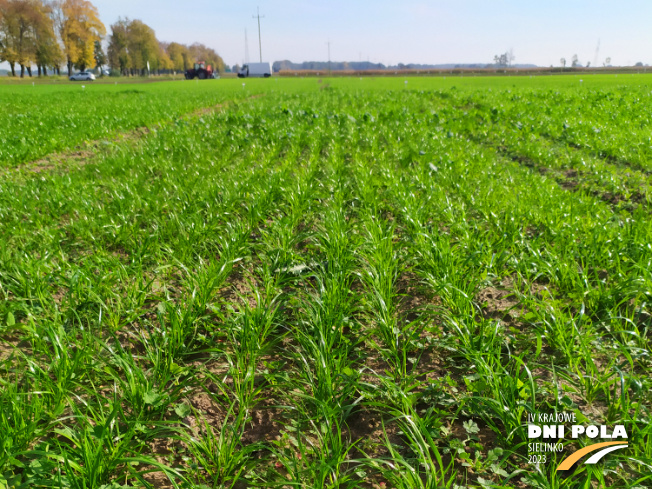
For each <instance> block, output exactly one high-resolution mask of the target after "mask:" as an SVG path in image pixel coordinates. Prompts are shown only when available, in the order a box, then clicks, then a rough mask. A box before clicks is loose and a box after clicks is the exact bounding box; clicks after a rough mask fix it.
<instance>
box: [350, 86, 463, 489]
mask: <svg viewBox="0 0 652 489" xmlns="http://www.w3.org/2000/svg"><path fill="white" fill-rule="evenodd" d="M402 97H403V98H409V100H402V101H401V102H402V105H403V106H409V105H410V104H411V103H418V98H415V96H414V95H412V94H410V96H409V97H408V96H405V95H403V96H402ZM401 117H402V118H403V119H409V118H411V117H412V116H411V115H410V113H409V112H403V113H402V114H401ZM379 119H381V120H383V121H385V124H383V131H382V134H383V136H384V137H385V139H386V140H388V141H390V142H391V141H392V140H393V141H394V143H393V144H391V146H392V149H391V152H390V154H389V156H385V157H384V158H381V159H380V161H377V162H376V166H375V168H377V169H376V171H375V172H373V171H372V172H370V171H369V169H368V168H364V169H361V171H360V172H359V173H358V180H357V183H358V187H359V188H360V194H361V201H362V212H361V223H362V224H361V225H362V227H363V229H364V234H363V235H364V236H365V238H366V241H367V243H366V246H364V247H363V248H362V249H361V250H360V252H359V256H360V268H361V271H360V278H361V281H362V283H363V284H364V287H365V298H366V299H367V300H368V311H369V321H370V322H371V323H372V324H373V325H374V328H373V333H372V334H373V336H375V337H376V341H375V348H376V349H377V350H378V351H379V353H380V355H381V356H382V357H383V360H384V361H386V362H387V364H388V365H389V369H388V372H387V373H388V374H389V375H388V376H387V377H383V376H380V375H379V376H378V382H379V383H380V385H381V388H382V390H383V395H382V396H375V400H373V401H372V402H371V404H372V405H373V406H374V408H375V409H377V410H379V411H381V412H382V413H383V418H384V419H385V421H384V423H383V431H384V435H383V439H382V440H381V443H382V445H383V446H384V452H385V455H384V456H377V457H373V458H369V459H368V460H367V463H368V464H369V465H370V466H371V467H373V469H374V470H375V471H377V472H379V476H380V477H381V478H382V479H383V480H385V481H386V482H387V485H388V487H400V488H408V487H422V488H425V487H448V486H450V485H451V484H453V483H454V482H455V481H456V480H457V474H456V472H457V470H456V469H455V468H454V466H453V459H452V458H448V459H445V457H443V456H442V452H441V448H440V447H439V446H438V445H439V437H440V433H439V428H440V427H441V425H442V420H441V416H440V413H439V412H438V411H437V410H425V411H424V410H422V409H420V408H419V407H418V398H419V396H418V394H417V390H418V389H417V388H418V387H420V384H421V383H420V381H419V380H418V379H417V376H418V373H417V369H416V368H415V367H416V366H417V365H418V364H419V361H420V357H421V355H422V353H423V352H424V345H423V341H422V330H423V328H424V327H425V326H427V315H426V314H424V312H423V311H400V305H401V294H400V293H399V289H398V283H397V282H398V280H399V278H400V277H405V279H406V280H411V277H412V274H411V273H407V272H408V270H409V269H408V267H409V265H411V264H412V262H416V261H417V260H416V259H414V257H412V256H410V255H411V252H412V249H409V247H408V246H407V245H406V242H405V238H406V237H405V235H404V233H403V230H402V229H400V227H397V226H400V225H401V224H400V223H399V221H398V216H399V213H397V212H396V209H395V208H393V206H392V205H391V204H392V203H391V202H390V203H389V207H388V205H387V203H385V202H384V200H385V199H387V197H388V196H389V200H390V201H391V190H392V189H393V188H394V187H397V188H400V187H401V186H402V185H403V184H405V183H406V182H405V179H403V175H404V174H410V173H411V172H412V171H413V164H414V163H413V159H414V158H415V157H418V155H419V151H418V150H415V149H413V148H410V147H409V146H408V145H409V144H410V143H405V144H403V143H400V141H402V140H403V141H412V140H411V138H410V137H411V136H414V133H415V125H416V124H418V122H417V121H416V120H411V121H408V123H407V124H403V125H401V126H398V127H394V126H395V125H394V123H393V121H392V120H391V118H385V117H383V116H382V115H379ZM397 136H398V137H397ZM393 158H396V161H397V162H398V163H397V164H394V163H393V162H392V161H393V160H392V159H393ZM374 173H375V175H374ZM381 188H389V189H390V190H389V191H388V193H386V194H381V195H379V191H380V189H381ZM383 195H385V196H383ZM395 218H396V219H397V220H395ZM412 285H416V284H412ZM411 313H414V314H415V315H416V316H417V319H416V320H415V319H411ZM385 423H388V424H385ZM390 423H391V424H392V425H394V426H395V428H396V429H397V430H398V433H397V434H399V435H400V437H401V441H402V444H403V446H402V447H401V446H397V445H396V444H395V443H396V441H395V439H393V437H392V436H390V434H389V432H388V431H385V429H386V428H389V424H390Z"/></svg>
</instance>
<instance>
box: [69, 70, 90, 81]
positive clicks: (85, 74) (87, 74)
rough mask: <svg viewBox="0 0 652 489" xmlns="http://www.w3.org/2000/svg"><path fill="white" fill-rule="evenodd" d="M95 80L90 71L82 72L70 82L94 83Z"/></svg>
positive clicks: (76, 74)
mask: <svg viewBox="0 0 652 489" xmlns="http://www.w3.org/2000/svg"><path fill="white" fill-rule="evenodd" d="M93 80H95V75H94V74H93V73H91V72H90V71H80V72H79V73H75V74H74V75H71V76H70V81H93Z"/></svg>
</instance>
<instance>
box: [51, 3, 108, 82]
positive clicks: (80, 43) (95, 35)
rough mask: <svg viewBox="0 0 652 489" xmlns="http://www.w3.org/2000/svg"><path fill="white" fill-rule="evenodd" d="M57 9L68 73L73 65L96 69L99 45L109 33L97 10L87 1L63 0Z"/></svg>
mask: <svg viewBox="0 0 652 489" xmlns="http://www.w3.org/2000/svg"><path fill="white" fill-rule="evenodd" d="M56 8H57V9H58V10H59V19H60V22H59V35H60V37H61V41H62V43H63V51H64V55H65V57H66V63H67V65H68V73H72V69H73V66H76V67H77V68H79V69H80V70H85V69H86V67H88V66H94V55H95V42H96V41H100V40H101V39H102V37H103V36H104V35H105V34H106V28H105V27H104V24H103V23H102V21H101V20H100V16H99V14H98V12H97V8H96V7H95V5H93V4H92V3H91V2H89V1H87V0H60V1H58V2H57V3H56Z"/></svg>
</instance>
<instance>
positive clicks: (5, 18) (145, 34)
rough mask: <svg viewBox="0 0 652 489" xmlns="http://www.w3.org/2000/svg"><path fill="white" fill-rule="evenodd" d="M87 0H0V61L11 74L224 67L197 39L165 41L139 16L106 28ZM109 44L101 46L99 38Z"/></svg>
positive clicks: (139, 72)
mask: <svg viewBox="0 0 652 489" xmlns="http://www.w3.org/2000/svg"><path fill="white" fill-rule="evenodd" d="M110 29H111V33H110V34H109V35H108V38H107V30H106V27H105V26H104V24H103V23H102V21H101V20H100V17H99V13H98V11H97V8H96V7H95V5H93V4H92V3H91V2H90V1H88V0H0V62H2V61H6V62H7V63H8V64H9V67H10V69H11V75H12V76H16V75H17V69H20V76H21V77H24V76H25V73H27V74H28V75H29V76H32V69H33V67H34V66H36V69H37V72H38V76H41V75H47V74H48V71H50V72H52V73H55V74H61V67H62V66H63V65H65V66H66V67H67V69H68V73H69V74H70V73H72V71H73V68H76V69H79V70H85V69H88V68H95V67H98V68H100V69H102V68H103V67H104V66H106V65H108V66H109V67H111V68H112V69H113V70H115V72H119V73H120V74H122V75H145V74H147V73H157V72H158V73H160V72H161V71H185V70H186V69H188V68H190V67H192V65H193V64H194V62H195V61H197V60H201V61H205V62H206V63H208V64H211V65H213V67H214V68H215V69H217V70H218V71H223V70H224V61H223V60H222V58H221V57H220V56H219V55H218V54H217V53H216V52H215V50H213V49H212V48H209V47H207V46H204V45H203V44H200V43H195V44H192V45H189V46H188V45H184V44H180V43H176V42H172V43H165V42H161V41H159V40H158V39H157V38H156V35H155V33H154V30H153V29H152V28H151V27H150V26H148V25H147V24H145V23H144V22H142V21H141V20H129V19H122V18H119V19H118V20H117V22H116V23H115V24H113V25H111V26H110ZM104 40H106V41H107V42H108V49H107V50H106V52H105V50H104V48H103V41H104Z"/></svg>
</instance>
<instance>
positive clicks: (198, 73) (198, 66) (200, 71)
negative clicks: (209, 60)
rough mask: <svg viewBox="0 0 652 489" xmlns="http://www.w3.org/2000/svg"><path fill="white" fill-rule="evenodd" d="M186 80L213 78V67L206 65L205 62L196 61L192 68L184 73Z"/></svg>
mask: <svg viewBox="0 0 652 489" xmlns="http://www.w3.org/2000/svg"><path fill="white" fill-rule="evenodd" d="M185 76H186V80H192V79H194V78H199V79H200V80H205V79H206V78H213V67H212V66H211V65H207V64H206V62H205V61H198V62H197V63H195V66H194V67H193V68H190V69H189V70H187V71H186V73H185Z"/></svg>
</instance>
